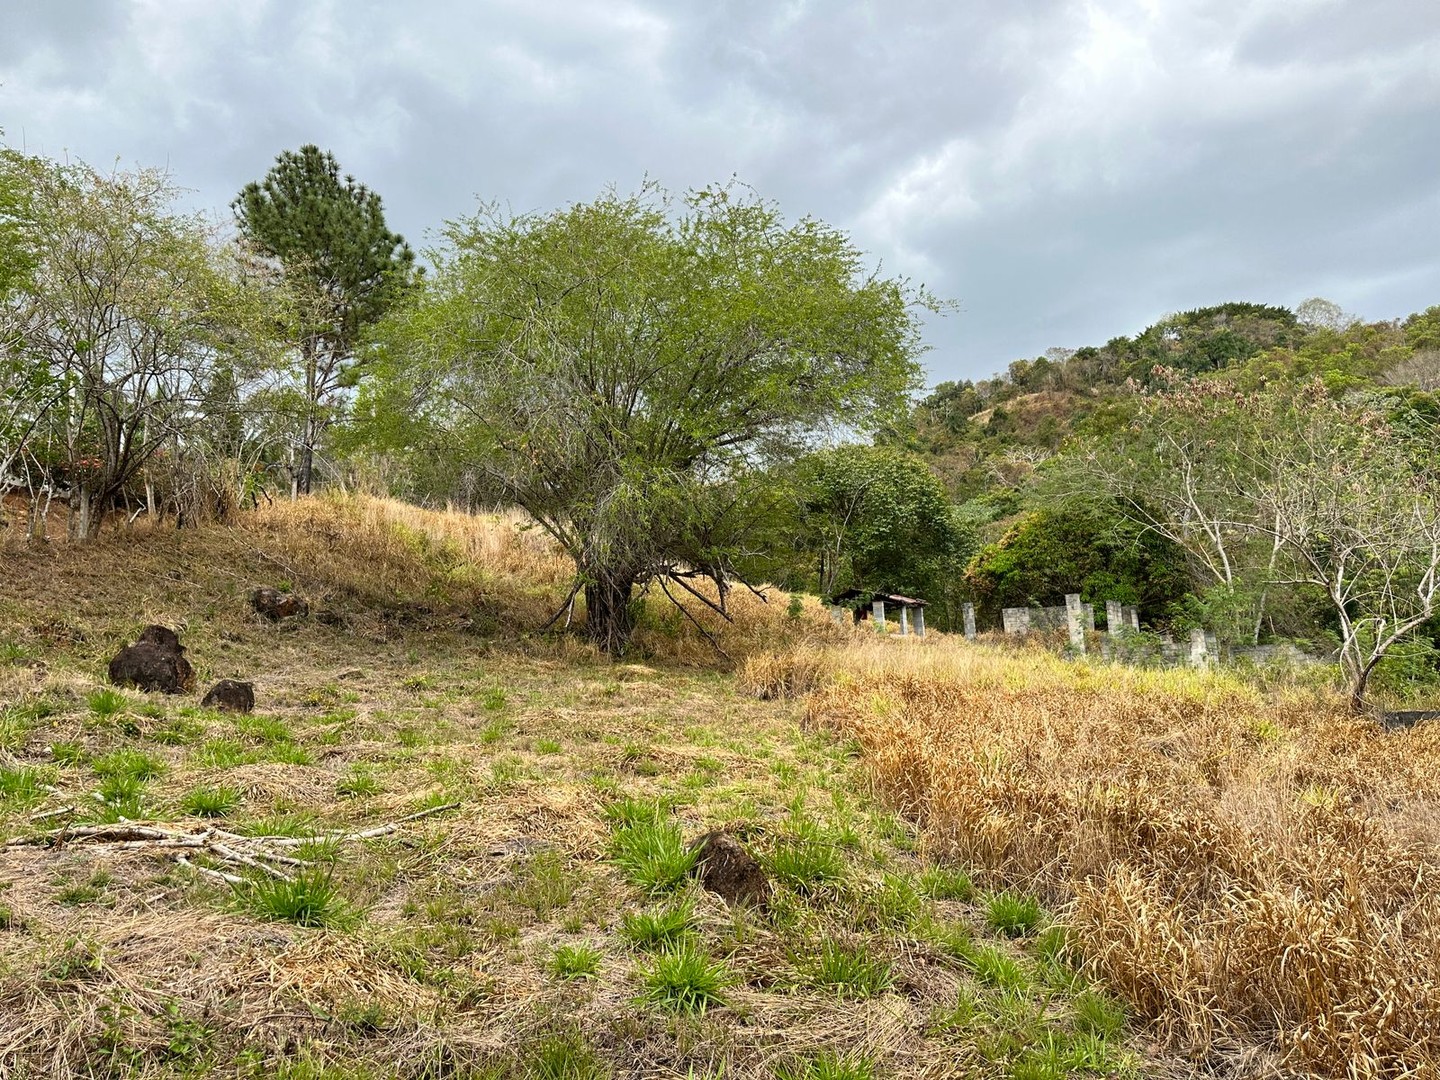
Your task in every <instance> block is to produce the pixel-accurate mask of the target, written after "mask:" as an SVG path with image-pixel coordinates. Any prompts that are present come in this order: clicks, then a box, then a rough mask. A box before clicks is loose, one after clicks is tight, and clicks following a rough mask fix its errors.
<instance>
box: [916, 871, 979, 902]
mask: <svg viewBox="0 0 1440 1080" xmlns="http://www.w3.org/2000/svg"><path fill="white" fill-rule="evenodd" d="M920 891H921V892H923V893H924V894H925V895H926V896H928V897H930V898H931V899H932V900H962V901H968V900H970V899H971V898H972V897H974V895H975V886H974V885H973V884H971V882H970V875H969V874H967V873H966V872H965V871H964V870H960V869H957V868H956V867H953V866H927V867H926V868H925V869H924V870H922V871H921V872H920Z"/></svg>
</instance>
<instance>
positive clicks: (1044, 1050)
mask: <svg viewBox="0 0 1440 1080" xmlns="http://www.w3.org/2000/svg"><path fill="white" fill-rule="evenodd" d="M5 558H6V567H7V576H6V580H5V583H4V586H3V589H0V703H3V705H0V835H3V839H4V841H5V847H4V849H3V850H4V858H3V860H0V1072H4V1073H5V1074H6V1075H9V1076H15V1077H39V1076H61V1075H93V1076H100V1075H105V1076H129V1075H134V1076H198V1075H206V1074H214V1075H224V1076H236V1075H240V1076H260V1075H264V1076H273V1077H289V1078H301V1077H303V1078H310V1080H313V1078H320V1077H324V1078H341V1077H347V1078H348V1077H389V1076H403V1077H436V1078H438V1077H470V1076H511V1075H526V1076H534V1077H545V1078H556V1077H577V1078H578V1077H603V1076H617V1077H620V1076H636V1077H639V1076H645V1077H661V1076H675V1077H680V1076H715V1077H718V1076H721V1075H723V1076H726V1077H741V1076H753V1077H795V1078H798V1077H814V1078H820V1077H831V1078H845V1077H855V1078H861V1077H871V1076H881V1075H883V1076H913V1077H920V1076H939V1075H951V1074H953V1073H955V1072H956V1071H960V1072H966V1071H968V1072H972V1073H981V1074H986V1075H991V1074H1000V1073H1010V1074H1013V1075H1016V1076H1030V1077H1051V1076H1064V1075H1087V1074H1107V1075H1123V1074H1133V1073H1136V1072H1138V1071H1140V1070H1141V1069H1142V1068H1145V1069H1147V1070H1148V1069H1152V1068H1160V1069H1162V1071H1165V1072H1177V1071H1184V1070H1183V1069H1182V1067H1181V1066H1180V1065H1179V1064H1177V1063H1175V1062H1169V1063H1164V1062H1163V1061H1162V1059H1161V1058H1159V1057H1157V1056H1156V1055H1155V1053H1154V1052H1150V1051H1146V1050H1145V1049H1144V1045H1143V1044H1142V1043H1140V1042H1137V1041H1134V1040H1132V1039H1130V1038H1129V1037H1128V1036H1127V1035H1126V1033H1125V1032H1126V1025H1125V1019H1124V1012H1123V1010H1122V1009H1121V1008H1120V1006H1119V1005H1118V1004H1116V1003H1115V1002H1114V1001H1112V1000H1111V999H1110V998H1108V997H1107V996H1106V995H1105V994H1104V993H1103V992H1101V991H1100V990H1098V989H1097V988H1094V987H1091V986H1090V985H1089V984H1088V982H1087V980H1086V979H1085V978H1084V977H1083V976H1081V975H1080V974H1079V973H1078V972H1077V971H1076V970H1075V968H1074V967H1073V966H1072V965H1071V963H1070V962H1069V961H1068V960H1067V959H1066V958H1065V953H1064V944H1065V938H1064V936H1063V933H1062V932H1061V931H1059V930H1058V929H1049V930H1047V929H1046V921H1047V916H1046V915H1045V913H1044V911H1043V910H1042V909H1041V908H1040V907H1039V906H1038V905H1037V904H1036V903H1035V902H1034V901H1033V900H1031V899H1029V898H1027V897H1025V896H1023V895H1021V894H1018V893H1016V894H1012V893H1009V892H1006V891H1004V890H1003V888H1000V886H1001V883H1002V880H1003V879H1002V878H1001V877H999V876H996V877H993V878H992V879H991V881H990V882H989V884H991V885H992V886H993V887H994V888H995V890H996V891H995V892H993V893H987V892H984V891H981V890H980V889H979V888H978V887H977V886H976V885H972V883H971V881H970V879H969V877H968V876H967V874H966V873H965V870H964V867H963V866H961V865H958V864H952V863H948V862H943V861H935V860H933V859H931V858H928V857H926V856H925V855H924V854H922V853H921V852H919V851H917V850H916V844H915V832H914V828H913V826H912V825H910V824H907V823H906V822H905V821H904V820H903V819H902V818H901V817H897V816H896V815H895V814H894V813H893V812H892V811H890V810H888V809H885V808H883V807H881V806H880V805H879V804H877V803H876V802H875V801H873V800H872V799H871V798H870V796H869V795H868V794H867V788H866V783H865V779H864V773H863V772H862V771H861V770H860V768H859V767H858V763H857V762H856V761H855V759H854V757H853V750H852V748H851V746H850V745H849V744H847V743H844V742H840V741H835V740H832V739H830V738H828V737H824V736H819V735H816V734H813V733H809V732H807V731H806V730H805V728H804V727H803V726H802V724H801V722H800V721H801V709H800V708H799V706H798V705H797V704H796V703H795V702H794V701H791V700H787V699H781V700H775V699H769V700H761V699H759V698H757V697H755V696H754V695H752V694H745V693H742V692H741V691H740V689H739V687H737V685H736V683H735V682H734V680H733V679H732V678H731V677H730V676H728V675H726V674H724V672H723V671H721V670H717V665H716V662H715V654H714V652H713V651H712V650H711V649H710V646H709V645H708V644H707V643H706V642H705V641H704V640H703V639H702V638H701V637H700V635H699V634H698V632H697V631H696V628H695V627H693V626H692V625H691V624H690V623H689V622H688V621H687V620H686V619H685V618H683V617H682V616H681V615H680V614H679V613H678V612H676V611H674V610H673V609H672V608H670V607H669V606H668V605H666V604H661V603H658V602H657V601H656V599H655V598H654V597H650V598H647V599H646V601H645V603H646V611H645V615H644V618H643V624H644V625H643V630H642V632H641V634H640V635H639V636H638V637H637V648H636V651H635V653H633V654H632V655H631V656H630V657H629V658H627V662H622V663H612V662H610V661H608V660H605V659H602V658H601V657H599V656H598V655H596V654H595V653H594V652H593V650H591V649H590V648H589V647H588V646H585V645H582V644H579V643H578V642H577V640H576V639H574V638H572V637H569V636H565V635H544V634H539V633H536V632H535V631H536V629H537V628H538V627H539V626H540V625H541V624H543V623H544V622H545V620H546V619H547V618H549V616H550V615H551V614H552V613H553V612H554V610H555V609H556V607H557V606H558V605H559V603H560V601H561V600H562V599H563V598H564V595H565V592H566V586H567V583H568V580H569V568H568V566H566V565H565V563H564V562H563V560H561V559H559V558H557V557H556V556H555V554H554V553H553V552H552V551H551V550H550V548H549V547H548V545H547V544H546V543H545V542H544V541H543V540H542V539H541V538H540V537H539V536H538V534H537V533H535V532H533V531H526V530H524V529H523V528H522V527H521V526H520V523H519V522H518V521H516V520H514V519H511V518H505V517H490V518H478V519H476V518H469V517H465V516H462V515H441V514H430V513H426V512H423V511H417V510H414V509H413V508H409V507H404V506H401V505H399V504H393V503H383V502H377V501H373V500H325V499H312V500H305V501H302V502H301V503H298V504H293V505H292V504H286V505H283V506H276V507H273V508H271V509H270V510H268V511H263V512H260V513H258V514H253V515H246V516H244V517H243V518H242V520H241V522H240V524H239V525H238V526H236V527H234V528H230V529H226V528H219V527H206V528H202V529H197V530H183V531H180V532H173V531H168V530H159V531H155V532H153V533H147V532H137V533H136V534H135V535H133V536H127V535H123V534H121V535H116V536H114V537H111V538H107V539H105V540H103V541H101V542H99V543H97V544H95V545H93V546H89V547H83V548H68V547H63V546H62V547H55V548H41V549H27V548H11V549H9V550H7V551H6V552H5ZM260 584H269V585H276V586H280V587H284V588H291V589H294V590H296V591H297V592H299V593H301V594H303V595H305V596H306V597H307V598H308V599H309V600H310V602H311V605H312V615H311V616H310V617H309V618H306V619H297V620H285V621H282V622H280V623H278V624H272V623H269V622H265V621H263V620H261V619H260V618H258V617H257V616H256V615H255V614H254V613H252V612H251V611H250V610H249V608H248V605H247V602H246V601H247V595H248V592H249V590H250V589H251V588H252V587H254V586H256V585H260ZM778 600H779V601H781V602H777V601H772V602H771V603H770V604H768V605H765V604H761V603H760V602H759V601H758V600H755V599H754V598H748V599H745V600H740V601H737V615H738V617H737V625H735V626H733V627H732V626H721V625H717V624H716V621H715V620H714V619H709V620H705V617H704V616H700V618H701V619H702V621H705V622H706V625H707V627H708V628H709V629H710V630H711V631H712V632H715V633H718V634H719V635H720V643H721V645H722V646H723V647H724V648H726V650H727V652H729V653H730V654H731V655H732V656H735V657H742V656H744V655H745V654H746V653H747V652H748V651H753V650H754V649H755V647H756V646H758V645H761V644H765V645H768V646H771V647H779V648H787V643H789V645H790V646H795V647H800V648H802V649H809V650H814V649H816V648H817V647H823V646H824V643H825V642H827V641H830V642H839V641H843V640H848V638H849V636H850V633H851V631H850V630H849V629H848V628H846V629H844V630H841V629H840V628H837V627H835V626H834V625H833V624H832V623H831V622H830V620H829V619H828V617H826V616H825V615H824V613H823V612H821V611H820V610H819V609H818V608H816V607H815V606H814V605H813V602H806V603H802V604H801V605H800V607H799V609H798V610H796V608H795V606H794V605H791V606H790V607H787V606H786V605H785V604H784V603H783V597H782V598H778ZM150 622H161V623H165V624H167V625H170V626H172V627H174V628H177V629H179V630H180V632H181V637H182V640H183V641H184V643H185V644H186V646H187V647H188V648H189V658H190V659H191V660H192V661H193V662H194V665H195V667H196V669H197V671H198V676H199V681H198V684H197V690H196V692H195V693H193V694H186V695H177V696H174V697H166V696H164V695H145V694H141V693H138V692H135V691H130V690H117V689H115V688H112V687H108V686H107V685H106V683H105V678H104V671H105V664H106V661H107V660H108V658H109V657H110V656H111V655H112V654H113V653H114V651H115V650H116V648H117V647H118V646H119V645H121V644H122V643H124V642H127V641H130V640H133V639H134V636H135V634H136V633H137V631H138V630H139V629H140V628H141V626H143V625H144V624H146V623H150ZM934 640H935V639H933V638H932V643H933V641H934ZM897 647H898V648H904V646H903V645H898V644H897ZM721 666H723V665H721ZM219 677H233V678H240V679H247V680H253V682H254V683H255V688H256V696H257V699H258V701H257V708H256V712H255V713H253V714H251V715H234V714H224V713H218V712H213V711H211V710H207V709H203V708H200V707H199V706H198V705H197V703H196V702H197V699H198V696H199V692H200V691H203V689H204V688H205V687H206V686H208V685H209V683H210V682H211V681H213V680H214V679H216V678H219ZM802 681H803V680H802ZM715 829H725V830H727V831H728V832H729V833H730V834H731V835H732V836H734V837H736V838H737V839H738V840H740V841H741V842H742V843H743V844H744V845H746V846H748V847H749V849H751V850H752V851H753V852H755V853H756V854H757V855H758V856H759V858H760V859H761V862H762V864H763V866H764V867H765V869H766V871H767V872H768V874H769V876H770V879H771V881H772V883H773V892H772V893H771V894H770V896H769V897H768V902H766V903H765V904H763V905H750V906H746V905H743V904H742V905H737V906H734V907H732V906H730V905H729V904H728V903H727V902H726V901H725V900H723V899H721V898H720V897H719V896H717V895H716V894H714V893H712V892H710V891H708V890H707V889H705V888H703V887H701V886H700V885H699V884H697V883H696V882H695V881H694V880H692V877H691V876H690V874H689V870H690V869H691V867H692V863H693V861H694V856H693V854H691V853H690V852H689V851H688V849H687V847H686V844H687V842H689V841H691V840H693V839H695V838H697V837H699V836H701V835H703V834H705V833H707V832H709V831H711V830H715ZM1147 1062H1148V1064H1146V1063H1147Z"/></svg>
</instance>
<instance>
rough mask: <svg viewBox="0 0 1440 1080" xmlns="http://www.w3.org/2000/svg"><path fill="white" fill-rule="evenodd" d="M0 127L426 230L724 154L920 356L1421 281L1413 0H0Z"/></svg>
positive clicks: (1419, 112)
mask: <svg viewBox="0 0 1440 1080" xmlns="http://www.w3.org/2000/svg"><path fill="white" fill-rule="evenodd" d="M0 128H3V129H4V131H5V135H4V139H5V141H6V142H8V143H9V144H10V145H12V146H17V147H23V148H25V149H27V150H29V151H31V152H32V153H42V154H46V155H50V156H55V157H59V156H62V155H65V154H68V155H70V156H71V157H78V158H81V159H83V160H85V161H88V162H90V163H91V164H94V165H109V164H111V163H112V162H114V161H116V160H117V159H118V160H119V162H120V163H121V164H122V165H124V166H131V165H135V164H144V165H165V166H168V167H169V168H170V170H171V171H172V173H173V174H174V177H175V179H176V180H177V182H178V183H180V184H181V185H183V186H185V187H187V188H190V189H193V196H192V198H193V199H194V201H195V202H196V204H197V205H199V206H203V207H207V208H213V209H214V210H215V211H216V212H217V213H222V212H223V213H226V214H227V216H228V211H227V210H226V207H227V206H228V204H229V202H230V200H231V199H232V198H233V197H234V195H235V193H236V191H238V189H239V188H240V187H241V186H242V185H243V184H244V183H245V182H247V181H249V180H253V179H258V178H260V177H261V176H262V175H263V174H264V173H265V171H266V169H268V168H269V166H270V165H271V163H272V162H273V160H274V157H275V155H276V154H277V153H278V152H279V151H280V150H282V149H287V148H295V147H298V146H300V145H301V144H303V143H306V142H314V143H317V144H319V145H320V146H322V147H324V148H327V149H329V150H331V151H333V152H334V153H335V155H336V156H337V157H338V158H339V160H340V163H341V165H342V167H343V168H344V169H345V170H346V171H348V172H351V173H353V174H354V175H355V176H356V177H357V178H358V179H360V180H361V181H363V182H365V183H367V184H369V185H370V186H371V187H372V188H374V189H375V190H377V191H379V192H380V194H381V195H382V196H383V197H384V200H385V205H386V209H387V214H388V217H389V220H390V223H391V227H392V228H396V229H398V230H399V231H401V232H403V233H404V234H405V235H406V236H407V238H409V239H410V240H411V241H412V242H414V243H415V244H416V245H417V246H423V244H424V242H425V239H426V233H427V231H429V230H431V229H433V228H434V227H436V226H437V225H439V224H440V223H441V222H442V221H443V220H444V219H446V218H449V217H454V216H456V215H459V214H463V213H466V212H468V211H470V210H472V209H473V208H474V207H475V205H476V199H477V198H483V199H486V200H499V201H500V202H502V203H506V204H509V205H510V206H511V207H512V208H513V209H516V210H532V209H535V210H539V209H548V208H551V207H554V206H557V205H561V204H564V203H566V202H571V201H575V200H582V199H588V198H591V197H593V196H594V195H596V194H598V193H599V192H600V191H601V190H602V189H603V188H604V187H606V186H607V185H611V184H613V185H616V186H618V187H619V188H620V189H622V190H632V189H634V188H635V187H636V186H638V185H639V184H640V182H641V181H642V180H643V178H644V177H645V176H647V175H648V176H650V177H652V178H654V179H656V180H659V181H660V182H662V183H663V184H665V185H666V186H667V187H670V188H672V189H684V188H687V187H691V186H696V185H700V184H704V183H707V182H710V181H714V180H723V179H725V178H727V177H729V176H731V175H732V174H737V175H738V176H739V177H740V178H741V179H742V180H744V181H745V182H747V183H749V184H751V185H752V186H753V187H755V188H756V189H757V190H758V191H759V192H760V193H761V194H762V195H764V196H766V197H770V198H773V199H775V200H777V201H778V202H779V203H780V205H781V207H782V209H783V210H784V211H785V212H786V213H787V214H789V215H791V216H799V215H802V214H812V215H814V216H817V217H820V218H822V219H824V220H826V221H828V222H830V223H831V224H833V225H837V226H840V227H842V228H844V229H846V230H848V231H849V232H850V234H851V236H852V237H853V238H854V240H855V241H856V243H857V244H859V245H860V246H861V247H862V248H864V249H865V250H866V251H868V252H870V253H871V254H872V256H873V257H874V258H875V259H876V260H877V261H883V265H884V268H885V270H886V272H888V273H891V274H895V275H902V276H907V277H909V278H911V279H913V280H915V281H917V282H923V283H924V284H926V285H928V286H929V287H930V288H931V289H933V290H934V291H935V292H937V293H938V294H940V295H942V296H944V297H948V298H951V299H954V300H955V301H957V302H958V303H959V305H960V310H959V312H958V313H957V314H954V315H951V316H949V317H947V318H945V319H943V320H931V322H930V325H929V327H928V332H927V337H928V339H929V341H930V343H931V344H932V345H933V347H934V348H933V351H932V352H931V353H930V354H929V355H928V357H927V358H926V362H927V366H928V368H929V372H930V378H931V381H932V382H934V381H939V380H942V379H948V378H974V377H980V376H983V375H988V374H990V373H992V372H994V371H997V370H1000V369H1003V368H1004V366H1005V365H1006V364H1008V363H1009V362H1010V361H1011V360H1014V359H1017V358H1019V357H1025V356H1035V355H1037V354H1039V353H1041V352H1043V351H1044V350H1045V349H1046V348H1048V347H1050V346H1054V345H1062V346H1071V347H1074V346H1079V345H1085V344H1099V343H1103V342H1104V341H1105V340H1106V339H1108V338H1110V337H1113V336H1115V335H1117V334H1122V333H1126V334H1128V333H1134V332H1136V331H1138V330H1140V329H1142V328H1144V327H1145V326H1147V325H1148V324H1150V323H1151V322H1153V321H1155V319H1156V318H1158V317H1159V316H1161V315H1163V314H1164V313H1166V312H1170V311H1176V310H1180V309H1184V308H1191V307H1197V306H1201V305H1205V304H1212V303H1218V302H1220V301H1224V300H1241V299H1243V300H1255V301H1262V302H1266V303H1275V304H1285V305H1290V306H1293V305H1295V304H1297V303H1298V302H1300V301H1301V300H1303V299H1305V298H1306V297H1310V296H1317V295H1318V296H1324V297H1327V298H1329V299H1331V300H1334V301H1336V302H1337V303H1339V304H1340V305H1341V306H1342V307H1344V308H1345V309H1346V310H1349V311H1353V312H1355V313H1357V314H1359V315H1361V316H1363V317H1365V318H1367V319H1382V318H1394V317H1396V316H1402V315H1405V314H1408V313H1409V312H1411V311H1415V310H1419V309H1422V308H1425V307H1428V306H1429V305H1431V304H1437V303H1440V0H1149V2H1145V0H1093V2H1089V3H1084V2H1075V0H989V2H985V3H981V2H974V0H972V2H965V0H933V2H932V0H927V2H919V0H917V2H905V0H891V2H890V3H874V4H864V3H846V2H841V0H829V2H821V0H816V2H804V0H798V2H794V0H792V2H783V0H696V2H688V0H636V2H626V0H594V2H587V0H405V2H403V3H402V2H388V0H233V2H232V0H0Z"/></svg>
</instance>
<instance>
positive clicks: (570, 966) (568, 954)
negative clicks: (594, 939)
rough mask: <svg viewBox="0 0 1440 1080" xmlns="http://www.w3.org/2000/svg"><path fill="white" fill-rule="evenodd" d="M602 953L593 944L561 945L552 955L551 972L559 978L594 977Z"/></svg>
mask: <svg viewBox="0 0 1440 1080" xmlns="http://www.w3.org/2000/svg"><path fill="white" fill-rule="evenodd" d="M602 955H603V954H602V953H601V952H600V950H599V949H597V948H595V947H594V946H593V945H561V946H559V947H557V948H556V950H555V951H554V953H552V954H551V956H550V974H552V975H554V976H555V977H556V978H558V979H593V978H594V977H595V975H596V974H597V973H598V972H599V970H600V960H601V957H602Z"/></svg>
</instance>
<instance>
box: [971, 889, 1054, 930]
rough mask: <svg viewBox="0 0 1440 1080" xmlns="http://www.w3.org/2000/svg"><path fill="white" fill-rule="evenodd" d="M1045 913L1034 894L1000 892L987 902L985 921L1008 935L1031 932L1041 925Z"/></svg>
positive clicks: (993, 928)
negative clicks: (1022, 894)
mask: <svg viewBox="0 0 1440 1080" xmlns="http://www.w3.org/2000/svg"><path fill="white" fill-rule="evenodd" d="M1044 915H1045V913H1044V911H1043V910H1042V909H1041V907H1040V902H1039V901H1038V900H1036V899H1035V898H1034V897H1033V896H1019V895H1017V894H1015V893H1011V892H998V893H995V894H993V895H992V896H991V897H990V898H989V899H988V900H987V901H986V902H985V922H986V923H987V924H989V926H990V929H992V930H998V931H999V932H1000V933H1002V934H1005V935H1006V936H1008V937H1019V936H1020V935H1022V934H1028V933H1030V932H1031V931H1032V930H1034V929H1035V928H1036V927H1037V926H1039V925H1040V920H1041V919H1042V918H1044Z"/></svg>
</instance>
